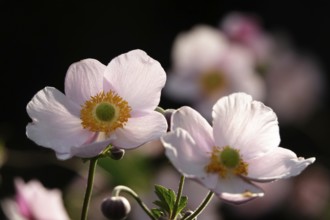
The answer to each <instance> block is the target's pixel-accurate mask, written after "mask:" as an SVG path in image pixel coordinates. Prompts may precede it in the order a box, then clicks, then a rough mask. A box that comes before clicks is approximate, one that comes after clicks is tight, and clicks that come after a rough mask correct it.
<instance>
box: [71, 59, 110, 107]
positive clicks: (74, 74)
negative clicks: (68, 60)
mask: <svg viewBox="0 0 330 220" xmlns="http://www.w3.org/2000/svg"><path fill="white" fill-rule="evenodd" d="M105 67H106V66H105V65H104V64H102V63H100V62H99V61H97V60H95V59H84V60H81V61H79V62H76V63H73V64H71V66H70V67H69V69H68V71H67V74H66V77H65V94H66V96H67V97H68V98H70V99H71V100H72V101H73V102H75V103H77V104H79V105H83V104H84V103H85V101H86V100H89V99H90V97H91V96H94V95H96V94H97V93H99V92H101V91H102V89H103V74H104V70H105Z"/></svg>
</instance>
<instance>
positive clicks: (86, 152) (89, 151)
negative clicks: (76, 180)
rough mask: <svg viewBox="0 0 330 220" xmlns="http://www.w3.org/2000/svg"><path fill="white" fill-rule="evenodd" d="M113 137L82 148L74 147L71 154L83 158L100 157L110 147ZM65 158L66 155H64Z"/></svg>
mask: <svg viewBox="0 0 330 220" xmlns="http://www.w3.org/2000/svg"><path fill="white" fill-rule="evenodd" d="M112 138H113V137H110V138H108V139H106V140H102V141H97V142H92V143H88V144H84V145H82V146H78V147H73V148H72V150H71V154H72V155H74V156H77V157H81V158H91V157H95V156H97V155H99V154H100V153H101V152H102V151H103V150H104V149H105V148H106V147H108V146H109V144H110V143H111V140H112ZM62 156H63V157H65V155H62Z"/></svg>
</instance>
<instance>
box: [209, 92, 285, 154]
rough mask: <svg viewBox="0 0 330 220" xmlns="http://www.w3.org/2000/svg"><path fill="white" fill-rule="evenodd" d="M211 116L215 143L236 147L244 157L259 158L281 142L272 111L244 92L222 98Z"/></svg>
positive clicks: (220, 145)
mask: <svg viewBox="0 0 330 220" xmlns="http://www.w3.org/2000/svg"><path fill="white" fill-rule="evenodd" d="M212 117H213V129H214V130H213V134H214V139H215V142H216V144H217V145H218V146H219V147H223V146H227V145H229V146H231V147H233V148H236V149H239V150H240V153H241V155H242V156H243V159H244V160H250V159H252V158H255V157H260V156H262V155H263V154H265V153H267V152H268V151H270V150H272V149H274V148H275V147H277V146H278V145H279V143H280V135H279V127H278V121H277V117H276V115H275V113H274V112H273V111H272V110H271V109H270V108H268V107H267V106H265V105H264V104H263V103H261V102H258V101H252V97H251V96H249V95H247V94H245V93H234V94H232V95H229V96H227V97H224V98H221V99H220V100H219V101H218V102H217V103H216V104H215V105H214V106H213V112H212Z"/></svg>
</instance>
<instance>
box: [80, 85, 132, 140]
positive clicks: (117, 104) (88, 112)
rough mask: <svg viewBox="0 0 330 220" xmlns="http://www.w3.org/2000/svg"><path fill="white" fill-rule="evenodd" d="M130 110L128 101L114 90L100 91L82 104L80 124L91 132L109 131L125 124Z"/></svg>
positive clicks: (129, 115)
mask: <svg viewBox="0 0 330 220" xmlns="http://www.w3.org/2000/svg"><path fill="white" fill-rule="evenodd" d="M131 110H132V109H131V107H130V106H129V105H128V102H127V101H125V100H124V99H122V98H121V97H120V96H119V95H117V94H116V93H115V92H113V91H109V92H107V93H104V92H100V93H98V94H97V95H95V96H92V97H91V98H90V99H89V100H87V101H86V102H85V103H84V105H83V106H82V108H81V110H80V119H81V125H82V126H83V128H84V129H88V130H90V131H93V132H105V133H110V132H112V131H114V130H115V129H117V128H119V127H120V128H122V127H123V126H124V125H125V124H126V122H127V121H128V119H129V118H130V117H131V114H130V112H131Z"/></svg>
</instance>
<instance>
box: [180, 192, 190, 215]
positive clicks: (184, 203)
mask: <svg viewBox="0 0 330 220" xmlns="http://www.w3.org/2000/svg"><path fill="white" fill-rule="evenodd" d="M187 203H188V197H187V196H181V199H180V202H179V206H178V213H181V211H182V210H183V209H184V208H185V207H186V206H187Z"/></svg>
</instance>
